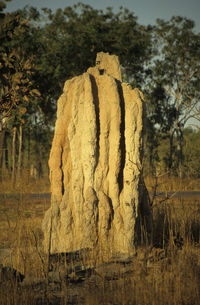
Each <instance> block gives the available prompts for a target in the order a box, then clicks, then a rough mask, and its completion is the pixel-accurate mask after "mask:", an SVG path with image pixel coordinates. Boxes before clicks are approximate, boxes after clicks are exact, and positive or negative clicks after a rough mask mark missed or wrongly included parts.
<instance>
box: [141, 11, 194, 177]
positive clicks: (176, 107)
mask: <svg viewBox="0 0 200 305" xmlns="http://www.w3.org/2000/svg"><path fill="white" fill-rule="evenodd" d="M153 40H154V46H155V49H154V52H153V54H154V57H153V60H152V64H151V68H152V77H151V79H150V81H149V86H148V87H147V89H146V90H147V91H148V94H147V99H148V106H149V107H148V111H149V118H150V120H151V121H152V122H153V124H154V126H155V124H157V127H158V128H159V130H160V131H161V135H162V136H164V138H168V139H169V152H168V169H172V163H173V162H172V159H173V158H176V157H177V163H176V166H177V167H178V172H179V175H180V176H181V175H182V170H183V159H184V155H183V143H184V133H183V130H184V127H185V125H186V123H187V121H188V119H189V118H190V117H191V116H193V113H192V110H193V109H194V108H195V107H196V105H197V104H198V102H199V98H200V93H199V85H200V60H199V58H200V35H199V34H196V33H195V31H194V22H193V21H192V20H189V19H187V18H183V17H179V16H177V17H172V18H171V20H170V21H163V20H157V26H156V27H155V28H154V32H153Z"/></svg>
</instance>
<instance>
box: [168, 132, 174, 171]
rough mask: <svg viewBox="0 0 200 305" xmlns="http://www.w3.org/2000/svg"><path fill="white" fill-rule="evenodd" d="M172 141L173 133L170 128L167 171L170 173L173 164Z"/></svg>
mask: <svg viewBox="0 0 200 305" xmlns="http://www.w3.org/2000/svg"><path fill="white" fill-rule="evenodd" d="M173 141H174V133H173V130H172V127H171V128H170V132H169V171H170V173H171V170H172V164H173Z"/></svg>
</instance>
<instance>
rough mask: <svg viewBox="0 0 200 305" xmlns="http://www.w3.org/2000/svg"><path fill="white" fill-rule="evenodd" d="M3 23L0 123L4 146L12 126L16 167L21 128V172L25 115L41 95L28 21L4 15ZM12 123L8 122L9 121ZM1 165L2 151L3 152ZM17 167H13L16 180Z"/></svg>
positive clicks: (0, 70)
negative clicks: (16, 152) (6, 128)
mask: <svg viewBox="0 0 200 305" xmlns="http://www.w3.org/2000/svg"><path fill="white" fill-rule="evenodd" d="M1 17H2V20H1V23H0V39H1V44H0V124H1V141H0V142H1V147H0V151H1V152H2V151H3V143H4V137H5V127H6V126H7V127H8V126H9V127H10V128H11V129H13V132H12V134H13V154H12V156H13V166H15V162H14V158H15V147H16V145H15V141H16V130H17V129H16V128H17V127H19V159H18V173H20V167H21V149H22V126H23V124H24V123H25V121H24V118H23V115H24V113H26V111H27V105H28V103H29V102H30V101H33V100H34V99H36V98H38V97H39V96H40V92H39V91H38V90H37V89H36V87H35V85H36V84H35V83H34V80H33V75H34V55H33V53H32V52H29V51H30V47H29V46H28V47H27V46H26V44H27V41H29V42H30V38H29V37H30V28H29V26H28V22H27V20H22V19H21V18H20V16H19V15H18V14H6V15H5V14H4V15H1ZM11 122H12V124H11ZM8 123H9V124H8ZM0 161H1V162H0V163H1V165H2V153H1V155H0ZM14 177H15V168H13V182H14Z"/></svg>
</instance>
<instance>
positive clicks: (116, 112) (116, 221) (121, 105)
mask: <svg viewBox="0 0 200 305" xmlns="http://www.w3.org/2000/svg"><path fill="white" fill-rule="evenodd" d="M143 117H144V102H143V97H142V93H141V92H140V91H139V90H138V89H134V90H132V88H131V87H130V85H128V84H127V83H123V82H122V81H121V72H120V64H119V61H118V57H117V56H115V55H109V54H108V53H103V52H100V53H98V54H97V58H96V66H95V67H92V68H89V69H88V70H87V72H86V73H84V74H82V75H80V76H77V77H74V78H73V79H70V80H68V81H66V83H65V86H64V90H63V94H62V95H61V97H60V98H59V100H58V109H57V121H56V126H55V134H54V139H53V143H52V148H51V153H50V159H49V167H50V181H51V207H50V209H49V210H48V211H47V212H46V214H45V217H44V220H43V231H44V246H45V249H46V250H49V251H50V252H51V253H59V252H69V251H75V250H79V249H83V248H98V249H101V250H103V251H104V250H105V251H106V250H107V251H109V252H110V253H111V254H114V253H127V254H130V253H132V252H133V251H134V248H135V245H136V244H137V243H138V242H139V239H140V237H141V231H145V232H146V230H147V231H148V227H149V223H150V222H151V212H150V207H149V202H148V199H147V196H146V195H145V191H144V188H143V185H142V183H141V158H142V147H143V145H142V142H143ZM141 228H142V230H141ZM143 235H144V234H143Z"/></svg>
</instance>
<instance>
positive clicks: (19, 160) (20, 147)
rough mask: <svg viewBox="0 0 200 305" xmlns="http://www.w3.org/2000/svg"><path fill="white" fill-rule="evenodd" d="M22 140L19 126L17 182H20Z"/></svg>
mask: <svg viewBox="0 0 200 305" xmlns="http://www.w3.org/2000/svg"><path fill="white" fill-rule="evenodd" d="M22 140H23V133H22V125H20V126H19V154H18V165H17V179H18V182H19V181H20V178H21V167H22Z"/></svg>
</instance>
